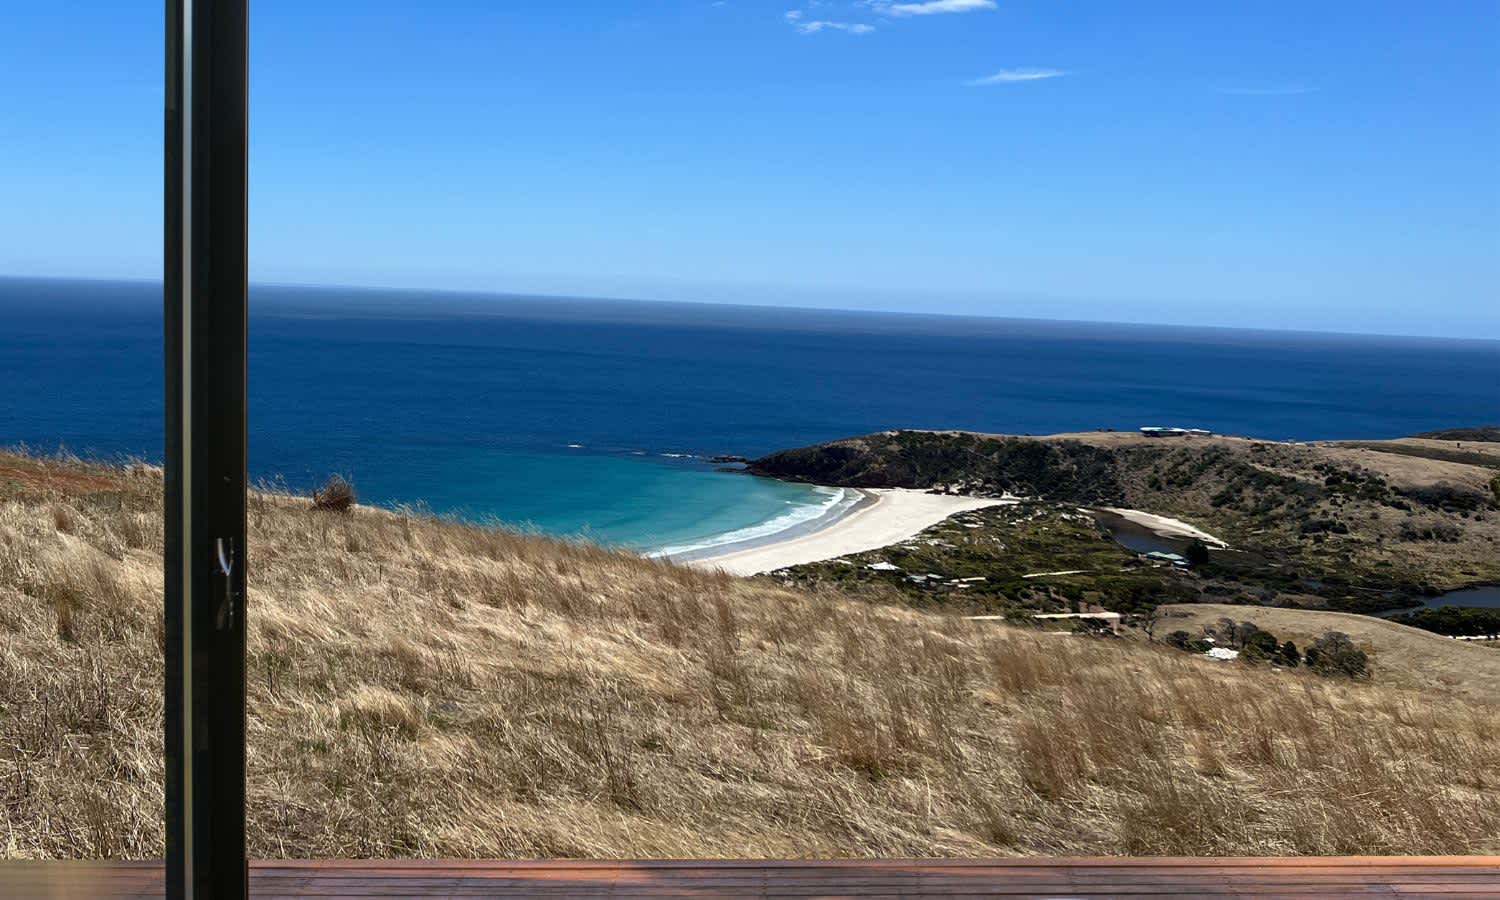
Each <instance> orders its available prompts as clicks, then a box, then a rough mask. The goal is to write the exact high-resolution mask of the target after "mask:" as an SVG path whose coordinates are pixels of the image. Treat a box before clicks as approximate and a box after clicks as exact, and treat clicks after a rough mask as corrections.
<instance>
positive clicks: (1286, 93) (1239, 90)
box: [1214, 84, 1317, 97]
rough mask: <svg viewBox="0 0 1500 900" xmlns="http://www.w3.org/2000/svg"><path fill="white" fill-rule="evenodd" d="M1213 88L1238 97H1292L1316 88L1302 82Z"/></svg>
mask: <svg viewBox="0 0 1500 900" xmlns="http://www.w3.org/2000/svg"><path fill="white" fill-rule="evenodd" d="M1214 90H1216V91H1218V92H1219V93H1221V94H1234V95H1236V96H1240V97H1292V96H1295V95H1297V94H1311V93H1313V92H1314V91H1316V90H1317V88H1315V87H1308V86H1306V85H1303V84H1259V85H1253V84H1252V85H1243V84H1242V85H1231V86H1229V87H1218V88H1215V89H1214Z"/></svg>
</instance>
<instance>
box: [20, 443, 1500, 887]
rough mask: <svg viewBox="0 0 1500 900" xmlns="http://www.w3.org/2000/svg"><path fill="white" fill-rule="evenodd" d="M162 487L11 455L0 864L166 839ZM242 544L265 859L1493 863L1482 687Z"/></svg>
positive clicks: (493, 561) (634, 577) (307, 535)
mask: <svg viewBox="0 0 1500 900" xmlns="http://www.w3.org/2000/svg"><path fill="white" fill-rule="evenodd" d="M160 490H161V488H160V480H159V477H158V476H157V475H156V474H155V473H154V472H151V471H149V470H134V471H127V470H123V469H120V470H106V469H99V468H92V467H85V466H80V465H76V464H69V463H56V462H41V461H37V460H30V459H25V458H18V457H3V458H0V855H4V856H11V857H16V856H128V857H145V856H153V855H158V854H160V853H161V849H162V848H161V833H160V830H159V828H160V825H159V823H160V813H161V802H162V793H161V787H160V779H161V759H160V755H159V754H160V730H159V729H160V721H161V713H162V710H161V700H160V693H161V684H160V666H161V656H160V640H161V637H160V591H161V574H160V565H161V562H160V553H161V522H160V517H159V513H158V510H159V505H160ZM251 540H252V556H251V560H250V565H251V569H250V585H251V586H250V637H249V647H250V650H249V665H250V673H249V674H250V729H249V735H250V742H251V748H250V749H251V753H250V761H249V762H250V776H249V791H250V843H251V852H252V854H254V855H255V856H259V857H277V856H293V857H295V856H312V857H317V856H392V857H402V856H426V857H434V856H436V857H441V856H486V857H517V856H520V857H527V856H803V855H824V856H841V855H882V856H907V855H911V856H926V855H957V854H963V855H993V854H1000V855H1008V854H1101V853H1102V854H1112V853H1130V854H1158V853H1168V854H1242V853H1244V854H1282V853H1287V854H1313V853H1467V852H1496V851H1500V838H1497V835H1500V708H1497V706H1496V705H1495V704H1494V701H1493V700H1491V699H1487V697H1486V696H1484V695H1481V694H1479V693H1478V692H1474V693H1472V694H1470V695H1461V694H1459V693H1457V692H1455V691H1453V690H1450V687H1449V686H1447V685H1444V684H1434V685H1431V686H1430V687H1429V688H1427V689H1425V690H1421V691H1418V690H1413V689H1410V688H1408V687H1405V686H1403V685H1402V684H1399V683H1392V682H1388V681H1382V680H1381V679H1380V678H1379V677H1378V671H1379V669H1378V668H1377V678H1376V679H1375V680H1374V681H1372V682H1367V683H1365V682H1361V683H1354V682H1348V681H1339V680H1330V679H1325V678H1321V677H1318V676H1315V675H1311V674H1307V673H1305V672H1302V671H1287V672H1273V671H1271V670H1269V669H1266V668H1258V669H1252V668H1249V667H1242V666H1238V665H1233V664H1217V663H1212V662H1209V661H1206V660H1202V659H1200V658H1197V657H1194V656H1191V655H1189V654H1185V653H1182V652H1178V651H1171V650H1164V649H1160V648H1156V647H1151V646H1144V645H1139V644H1136V643H1133V642H1125V641H1104V640H1090V639H1082V638H1071V637H1057V636H1049V635H1041V634H1036V633H1031V632H1023V631H1012V630H1008V629H1005V628H1003V627H997V626H993V625H991V624H988V623H985V624H982V625H981V624H975V623H970V622H966V621H964V620H962V619H959V618H956V617H953V616H951V615H943V614H936V613H926V612H921V611H916V610H911V609H907V608H903V607H900V606H897V605H882V604H878V603H867V602H858V601H853V600H850V599H848V598H846V597H844V596H841V595H839V594H837V593H833V592H821V593H811V592H797V591H792V590H787V589H782V588H779V587H776V586H775V585H774V584H772V583H770V582H768V581H766V580H736V579H731V578H727V577H722V576H716V575H711V574H704V573H700V572H695V571H690V570H685V569H681V568H676V567H673V566H671V565H668V564H664V563H658V562H650V561H645V560H641V559H636V558H633V557H630V556H626V555H622V554H615V553H609V552H605V551H602V550H599V549H596V548H592V547H588V546H581V545H570V544H562V543H557V542H552V541H546V540H541V539H536V538H529V537H521V536H517V535H514V534H509V533H505V532H499V531H492V530H484V529H479V528H472V527H466V526H460V525H455V524H448V523H442V522H436V521H432V520H428V519H423V518H416V517H411V516H403V515H398V514H392V513H386V512H381V511H376V510H370V509H363V508H356V509H355V511H354V512H353V513H352V514H347V515H340V514H333V513H324V512H315V511H313V510H311V509H310V508H309V504H308V502H307V501H305V500H299V499H294V498H286V497H275V496H266V495H259V496H257V497H256V498H255V500H254V503H253V507H252V511H251ZM1378 662H1379V659H1378V657H1377V663H1378Z"/></svg>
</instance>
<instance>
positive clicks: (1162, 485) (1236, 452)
mask: <svg viewBox="0 0 1500 900" xmlns="http://www.w3.org/2000/svg"><path fill="white" fill-rule="evenodd" d="M1416 443H1418V444H1420V443H1422V442H1416ZM1427 443H1431V442H1427ZM1469 446H1470V445H1465V450H1464V453H1465V454H1466V455H1465V456H1464V457H1463V458H1462V459H1460V460H1455V459H1452V458H1450V457H1451V455H1452V453H1454V452H1457V451H1454V450H1452V449H1451V445H1446V446H1445V448H1440V449H1438V450H1433V449H1430V448H1422V447H1418V448H1417V449H1418V450H1420V451H1421V452H1420V453H1416V452H1414V451H1413V442H1412V441H1390V442H1361V443H1358V444H1332V443H1330V444H1296V443H1282V442H1274V441H1257V440H1249V439H1244V438H1229V437H1215V438H1177V439H1170V438H1144V437H1141V436H1140V435H1137V434H1129V433H1119V432H1091V433H1086V434H1074V435H1054V436H1051V437H1044V438H1036V437H1014V436H1004V435H983V434H971V433H966V432H925V431H893V432H883V433H880V434H874V435H866V436H864V437H858V438H850V439H847V440H841V441H833V442H830V443H828V444H819V445H816V446H813V447H804V448H799V449H795V450H787V451H783V452H780V453H775V454H772V455H770V456H767V457H765V458H763V459H759V460H756V461H755V462H753V463H751V465H750V469H751V470H752V471H754V472H756V473H758V474H763V475H771V476H775V477H779V478H788V479H792V480H804V481H813V482H819V483H823V484H834V485H848V486H857V487H887V486H888V487H916V488H938V489H944V490H949V491H955V492H959V493H976V494H990V495H994V494H999V493H1001V492H1010V493H1013V494H1017V495H1022V496H1027V497H1038V498H1042V499H1043V500H1045V501H1049V502H1051V503H1053V504H1056V505H1057V506H1058V508H1059V510H1062V511H1071V509H1072V507H1073V506H1075V505H1077V504H1086V505H1091V506H1126V507H1132V508H1135V509H1142V510H1147V511H1149V512H1152V513H1157V514H1160V515H1167V516H1173V517H1176V518H1181V519H1183V520H1185V521H1188V522H1190V523H1192V524H1194V525H1196V526H1198V527H1200V528H1203V529H1205V530H1207V531H1209V532H1210V533H1213V534H1215V535H1218V536H1220V537H1222V538H1224V539H1226V540H1228V541H1229V542H1230V543H1231V544H1232V545H1233V546H1234V547H1235V549H1236V552H1234V553H1228V554H1217V555H1216V556H1215V558H1214V565H1212V566H1209V567H1205V568H1203V569H1202V570H1201V571H1199V572H1198V573H1197V574H1198V575H1199V576H1201V578H1200V579H1199V580H1198V581H1196V582H1195V583H1194V584H1193V585H1192V586H1191V587H1192V590H1193V591H1195V592H1196V591H1198V590H1200V589H1201V590H1202V591H1203V592H1204V593H1205V594H1207V595H1208V596H1210V597H1216V598H1219V599H1226V600H1234V601H1237V602H1247V603H1248V602H1255V603H1266V602H1273V601H1274V602H1280V603H1283V604H1285V603H1291V604H1297V605H1302V606H1318V607H1321V606H1331V607H1334V608H1338V609H1345V610H1351V611H1358V612H1374V611H1380V610H1384V609H1389V608H1392V607H1398V606H1402V605H1409V603H1410V600H1409V598H1411V597H1413V596H1418V595H1421V594H1422V593H1424V592H1429V593H1431V592H1437V591H1439V590H1446V589H1451V588H1456V587H1460V586H1463V585H1467V584H1473V583H1482V582H1490V581H1500V455H1488V454H1486V453H1477V452H1476V453H1470V452H1469V450H1468V447H1469ZM1476 446H1485V447H1493V446H1496V445H1493V444H1490V445H1476ZM990 536H991V537H993V538H994V539H995V540H998V541H1000V542H1001V543H1012V542H1013V541H1014V540H1015V539H1016V535H1015V534H1014V533H1013V532H1012V531H1009V530H1007V529H1005V528H1000V529H999V530H996V531H995V532H994V533H993V534H992V535H990ZM1053 568H1058V569H1062V568H1071V567H1069V566H1055V567H1053ZM1110 574H1114V573H1113V572H1111V573H1110Z"/></svg>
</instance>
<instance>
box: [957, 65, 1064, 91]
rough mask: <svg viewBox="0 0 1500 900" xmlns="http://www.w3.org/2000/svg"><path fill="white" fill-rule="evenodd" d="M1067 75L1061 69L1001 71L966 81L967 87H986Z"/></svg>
mask: <svg viewBox="0 0 1500 900" xmlns="http://www.w3.org/2000/svg"><path fill="white" fill-rule="evenodd" d="M1066 74H1068V73H1067V72H1064V71H1063V70H1061V69H1001V70H1000V71H998V72H996V73H995V74H993V75H986V76H984V77H983V78H975V79H974V80H973V81H966V82H964V84H967V85H968V86H969V87H986V86H988V85H992V84H1015V83H1016V82H1020V81H1041V80H1042V79H1044V78H1061V77H1062V76H1064V75H1066Z"/></svg>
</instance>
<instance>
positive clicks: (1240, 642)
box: [1163, 618, 1370, 679]
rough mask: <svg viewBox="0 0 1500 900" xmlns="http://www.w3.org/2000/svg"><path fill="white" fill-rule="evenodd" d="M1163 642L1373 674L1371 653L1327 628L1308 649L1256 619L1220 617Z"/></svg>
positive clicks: (1339, 672) (1253, 661) (1246, 659)
mask: <svg viewBox="0 0 1500 900" xmlns="http://www.w3.org/2000/svg"><path fill="white" fill-rule="evenodd" d="M1163 643H1165V644H1166V645H1167V646H1169V647H1173V648H1175V649H1178V650H1184V651H1187V652H1189V653H1208V652H1209V651H1210V650H1213V649H1214V648H1216V647H1218V648H1224V649H1228V650H1233V651H1235V652H1236V653H1238V656H1237V657H1235V658H1236V659H1237V660H1238V661H1240V662H1242V663H1246V664H1250V665H1257V664H1266V665H1274V666H1282V667H1285V668H1289V669H1295V668H1297V667H1298V666H1302V665H1305V666H1306V667H1307V668H1308V669H1309V670H1311V671H1313V672H1317V673H1319V674H1321V675H1329V676H1338V677H1344V678H1355V679H1365V678H1369V677H1370V657H1369V655H1368V654H1367V653H1365V651H1363V650H1361V649H1360V648H1359V647H1357V646H1355V644H1354V641H1353V640H1351V639H1350V638H1349V635H1347V634H1344V633H1343V632H1340V631H1329V632H1325V633H1324V634H1322V635H1321V636H1319V637H1318V638H1316V639H1315V640H1314V641H1313V643H1312V645H1311V646H1309V647H1308V648H1307V651H1306V652H1305V653H1304V652H1302V651H1300V650H1298V648H1297V645H1296V644H1295V643H1294V642H1292V641H1290V640H1288V641H1282V640H1280V639H1279V638H1277V637H1276V635H1274V634H1272V633H1271V632H1270V631H1267V630H1266V629H1264V628H1261V627H1260V626H1258V625H1256V624H1255V623H1254V622H1239V621H1235V620H1234V619H1230V618H1224V619H1220V620H1219V621H1218V622H1216V623H1214V624H1213V625H1207V626H1204V628H1203V633H1202V634H1200V635H1194V634H1192V633H1191V632H1188V631H1185V630H1182V629H1179V630H1177V631H1173V632H1171V633H1170V634H1168V635H1167V636H1166V638H1165V639H1164V641H1163Z"/></svg>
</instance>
